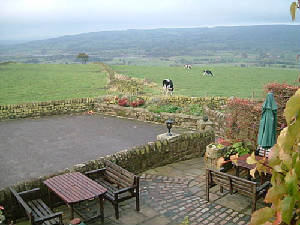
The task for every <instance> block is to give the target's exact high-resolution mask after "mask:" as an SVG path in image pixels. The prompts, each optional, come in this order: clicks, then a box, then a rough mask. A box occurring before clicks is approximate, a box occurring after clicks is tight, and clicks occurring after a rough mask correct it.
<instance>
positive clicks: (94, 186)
mask: <svg viewBox="0 0 300 225" xmlns="http://www.w3.org/2000/svg"><path fill="white" fill-rule="evenodd" d="M44 184H45V185H46V186H47V187H48V188H49V189H50V190H51V191H53V192H54V193H55V194H56V195H58V196H59V197H60V198H61V199H62V200H63V201H64V202H65V203H66V204H67V206H68V207H69V208H70V209H71V219H73V218H74V204H75V203H79V202H82V201H84V200H88V199H92V198H96V197H98V198H99V203H100V216H101V221H102V223H103V222H104V208H103V198H104V194H105V193H106V191H107V189H106V188H104V187H103V186H101V185H100V184H98V183H97V182H95V181H93V180H92V179H90V178H88V177H87V176H85V175H83V174H82V173H79V172H72V173H66V174H62V175H58V176H55V177H52V178H49V179H47V180H45V181H44ZM96 217H99V215H96V216H95V217H93V218H91V219H94V218H96Z"/></svg>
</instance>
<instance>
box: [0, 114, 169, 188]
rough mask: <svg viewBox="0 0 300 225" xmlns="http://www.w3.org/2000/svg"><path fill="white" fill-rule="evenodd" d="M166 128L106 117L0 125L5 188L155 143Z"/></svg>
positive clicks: (0, 181)
mask: <svg viewBox="0 0 300 225" xmlns="http://www.w3.org/2000/svg"><path fill="white" fill-rule="evenodd" d="M164 132H166V128H165V127H164V126H162V125H155V124H149V123H143V122H139V121H134V120H127V119H119V118H115V117H107V116H101V115H92V116H91V115H68V116H52V117H44V118H39V119H22V120H13V121H4V122H0V159H1V163H0V188H3V187H6V186H9V185H12V184H14V183H16V182H19V181H24V180H28V179H30V178H36V177H38V176H43V175H47V174H51V173H54V172H56V171H58V170H62V169H65V168H67V167H71V166H72V165H75V164H78V163H82V162H85V161H88V160H92V159H95V158H97V157H100V156H105V155H107V154H113V153H116V152H118V151H120V150H123V149H129V148H132V147H134V146H136V145H143V144H145V143H147V142H149V141H153V140H156V136H157V135H158V134H161V133H164Z"/></svg>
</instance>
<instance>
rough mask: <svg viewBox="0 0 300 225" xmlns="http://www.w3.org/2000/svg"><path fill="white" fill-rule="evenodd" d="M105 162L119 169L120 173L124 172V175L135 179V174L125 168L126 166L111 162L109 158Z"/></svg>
mask: <svg viewBox="0 0 300 225" xmlns="http://www.w3.org/2000/svg"><path fill="white" fill-rule="evenodd" d="M104 163H105V164H106V165H108V166H110V167H111V168H113V169H114V170H117V171H119V172H120V174H122V175H124V176H126V177H128V178H132V179H133V177H134V174H133V173H130V172H129V171H127V170H125V169H124V168H122V167H120V166H118V165H117V164H115V163H112V162H110V161H108V160H105V162H104Z"/></svg>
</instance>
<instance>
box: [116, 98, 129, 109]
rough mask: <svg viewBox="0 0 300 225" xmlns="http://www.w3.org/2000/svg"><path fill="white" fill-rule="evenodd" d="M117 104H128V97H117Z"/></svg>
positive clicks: (125, 105)
mask: <svg viewBox="0 0 300 225" xmlns="http://www.w3.org/2000/svg"><path fill="white" fill-rule="evenodd" d="M118 105H119V106H124V107H127V106H129V100H128V98H126V97H123V98H121V99H119V100H118Z"/></svg>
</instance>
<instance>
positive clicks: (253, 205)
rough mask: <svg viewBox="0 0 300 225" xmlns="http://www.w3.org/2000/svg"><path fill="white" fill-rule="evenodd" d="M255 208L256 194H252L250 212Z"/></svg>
mask: <svg viewBox="0 0 300 225" xmlns="http://www.w3.org/2000/svg"><path fill="white" fill-rule="evenodd" d="M255 210H256V195H253V196H252V213H253V212H254V211H255Z"/></svg>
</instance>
